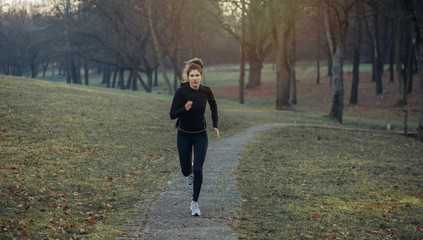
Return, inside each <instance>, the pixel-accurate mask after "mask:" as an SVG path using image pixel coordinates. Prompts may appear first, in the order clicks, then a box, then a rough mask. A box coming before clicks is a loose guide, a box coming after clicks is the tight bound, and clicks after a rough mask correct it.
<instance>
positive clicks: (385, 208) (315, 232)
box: [236, 127, 423, 239]
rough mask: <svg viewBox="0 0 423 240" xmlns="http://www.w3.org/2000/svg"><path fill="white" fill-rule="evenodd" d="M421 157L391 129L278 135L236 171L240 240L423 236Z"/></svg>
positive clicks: (257, 146) (289, 130)
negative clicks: (242, 201)
mask: <svg viewBox="0 0 423 240" xmlns="http://www.w3.org/2000/svg"><path fill="white" fill-rule="evenodd" d="M421 156H423V144H422V143H421V142H418V141H416V140H414V139H410V138H405V137H403V136H400V135H395V134H392V133H387V132H381V131H379V132H376V131H363V130H343V129H330V128H318V127H286V128H279V129H277V130H275V131H272V132H270V133H268V134H266V135H264V136H262V137H260V138H259V139H258V140H256V141H255V142H253V143H252V144H250V145H249V146H248V150H247V151H246V152H245V153H244V155H243V158H242V160H241V162H240V165H239V167H238V169H237V171H236V174H237V181H238V189H239V190H240V191H241V194H242V197H243V198H244V200H245V201H244V203H243V206H242V212H241V213H240V215H241V219H242V224H241V226H239V231H241V232H242V234H243V236H242V239H308V238H309V239H326V238H329V239H331V238H333V239H335V238H341V239H388V238H395V239H421V238H423V219H422V218H421V216H422V215H423V193H422V186H423V170H422V169H423V162H422V158H421Z"/></svg>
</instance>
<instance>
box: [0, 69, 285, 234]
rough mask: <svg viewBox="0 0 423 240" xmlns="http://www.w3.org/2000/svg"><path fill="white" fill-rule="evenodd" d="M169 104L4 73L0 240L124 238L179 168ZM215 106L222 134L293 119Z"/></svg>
mask: <svg viewBox="0 0 423 240" xmlns="http://www.w3.org/2000/svg"><path fill="white" fill-rule="evenodd" d="M171 99H172V97H171V96H167V95H163V94H147V93H143V92H141V91H139V92H133V91H123V90H114V89H106V88H98V87H86V86H80V85H67V84H59V83H54V82H47V81H40V80H34V79H25V78H16V77H9V76H3V75H0V136H1V145H0V166H1V167H0V206H1V209H0V227H1V228H0V238H32V239H38V238H42V239H47V238H62V237H65V238H81V237H85V238H90V239H114V238H115V237H116V236H118V235H120V234H121V233H122V230H123V229H124V227H125V220H127V219H128V218H131V217H133V214H135V213H134V209H135V208H134V204H135V203H137V202H143V204H144V205H147V206H148V204H149V201H150V200H151V199H154V198H155V197H157V196H158V194H160V191H161V189H162V188H163V186H165V184H167V180H168V179H170V177H172V176H173V173H175V172H177V171H178V168H179V165H178V159H177V153H176V130H175V128H174V127H173V124H174V122H173V121H171V120H170V118H169V108H170V103H171ZM218 106H219V120H220V127H219V129H220V132H221V136H222V137H228V136H231V135H233V134H235V133H237V132H239V131H242V130H243V129H245V128H246V127H248V126H250V125H253V124H258V123H264V122H274V121H292V120H289V119H288V120H286V119H285V120H283V119H284V118H283V115H284V113H283V112H278V111H275V110H271V111H267V110H262V109H253V108H249V107H247V106H242V105H240V104H237V103H234V102H231V101H226V100H218ZM207 112H209V111H208V110H207ZM206 115H207V118H208V123H211V120H210V114H209V113H207V114H206ZM209 138H210V140H211V141H214V140H216V136H215V135H214V134H213V133H212V132H210V134H209Z"/></svg>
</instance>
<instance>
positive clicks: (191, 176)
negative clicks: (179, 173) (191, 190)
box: [187, 173, 194, 185]
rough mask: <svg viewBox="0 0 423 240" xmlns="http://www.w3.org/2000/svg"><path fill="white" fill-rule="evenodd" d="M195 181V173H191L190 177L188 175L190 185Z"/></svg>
mask: <svg viewBox="0 0 423 240" xmlns="http://www.w3.org/2000/svg"><path fill="white" fill-rule="evenodd" d="M193 181H194V174H192V173H191V174H190V175H189V176H188V177H187V183H188V185H192V182H193Z"/></svg>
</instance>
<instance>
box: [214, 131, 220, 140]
mask: <svg viewBox="0 0 423 240" xmlns="http://www.w3.org/2000/svg"><path fill="white" fill-rule="evenodd" d="M214 130H215V131H216V135H217V139H220V134H219V129H217V128H214Z"/></svg>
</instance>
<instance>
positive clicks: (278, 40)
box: [267, 1, 296, 110]
mask: <svg viewBox="0 0 423 240" xmlns="http://www.w3.org/2000/svg"><path fill="white" fill-rule="evenodd" d="M295 4H296V3H295V2H294V1H269V3H268V5H267V11H268V16H269V25H270V32H271V37H272V44H273V49H274V52H275V59H276V109H278V110H283V109H287V108H289V107H290V101H289V100H290V85H291V77H292V73H291V71H293V70H294V69H293V68H292V67H293V64H292V63H291V60H292V59H291V56H292V55H291V54H293V53H291V52H290V50H292V45H290V43H291V41H292V39H293V36H292V34H293V33H294V31H293V28H294V25H293V21H294V18H295V15H294V14H295V11H293V9H295V7H296V5H295Z"/></svg>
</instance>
